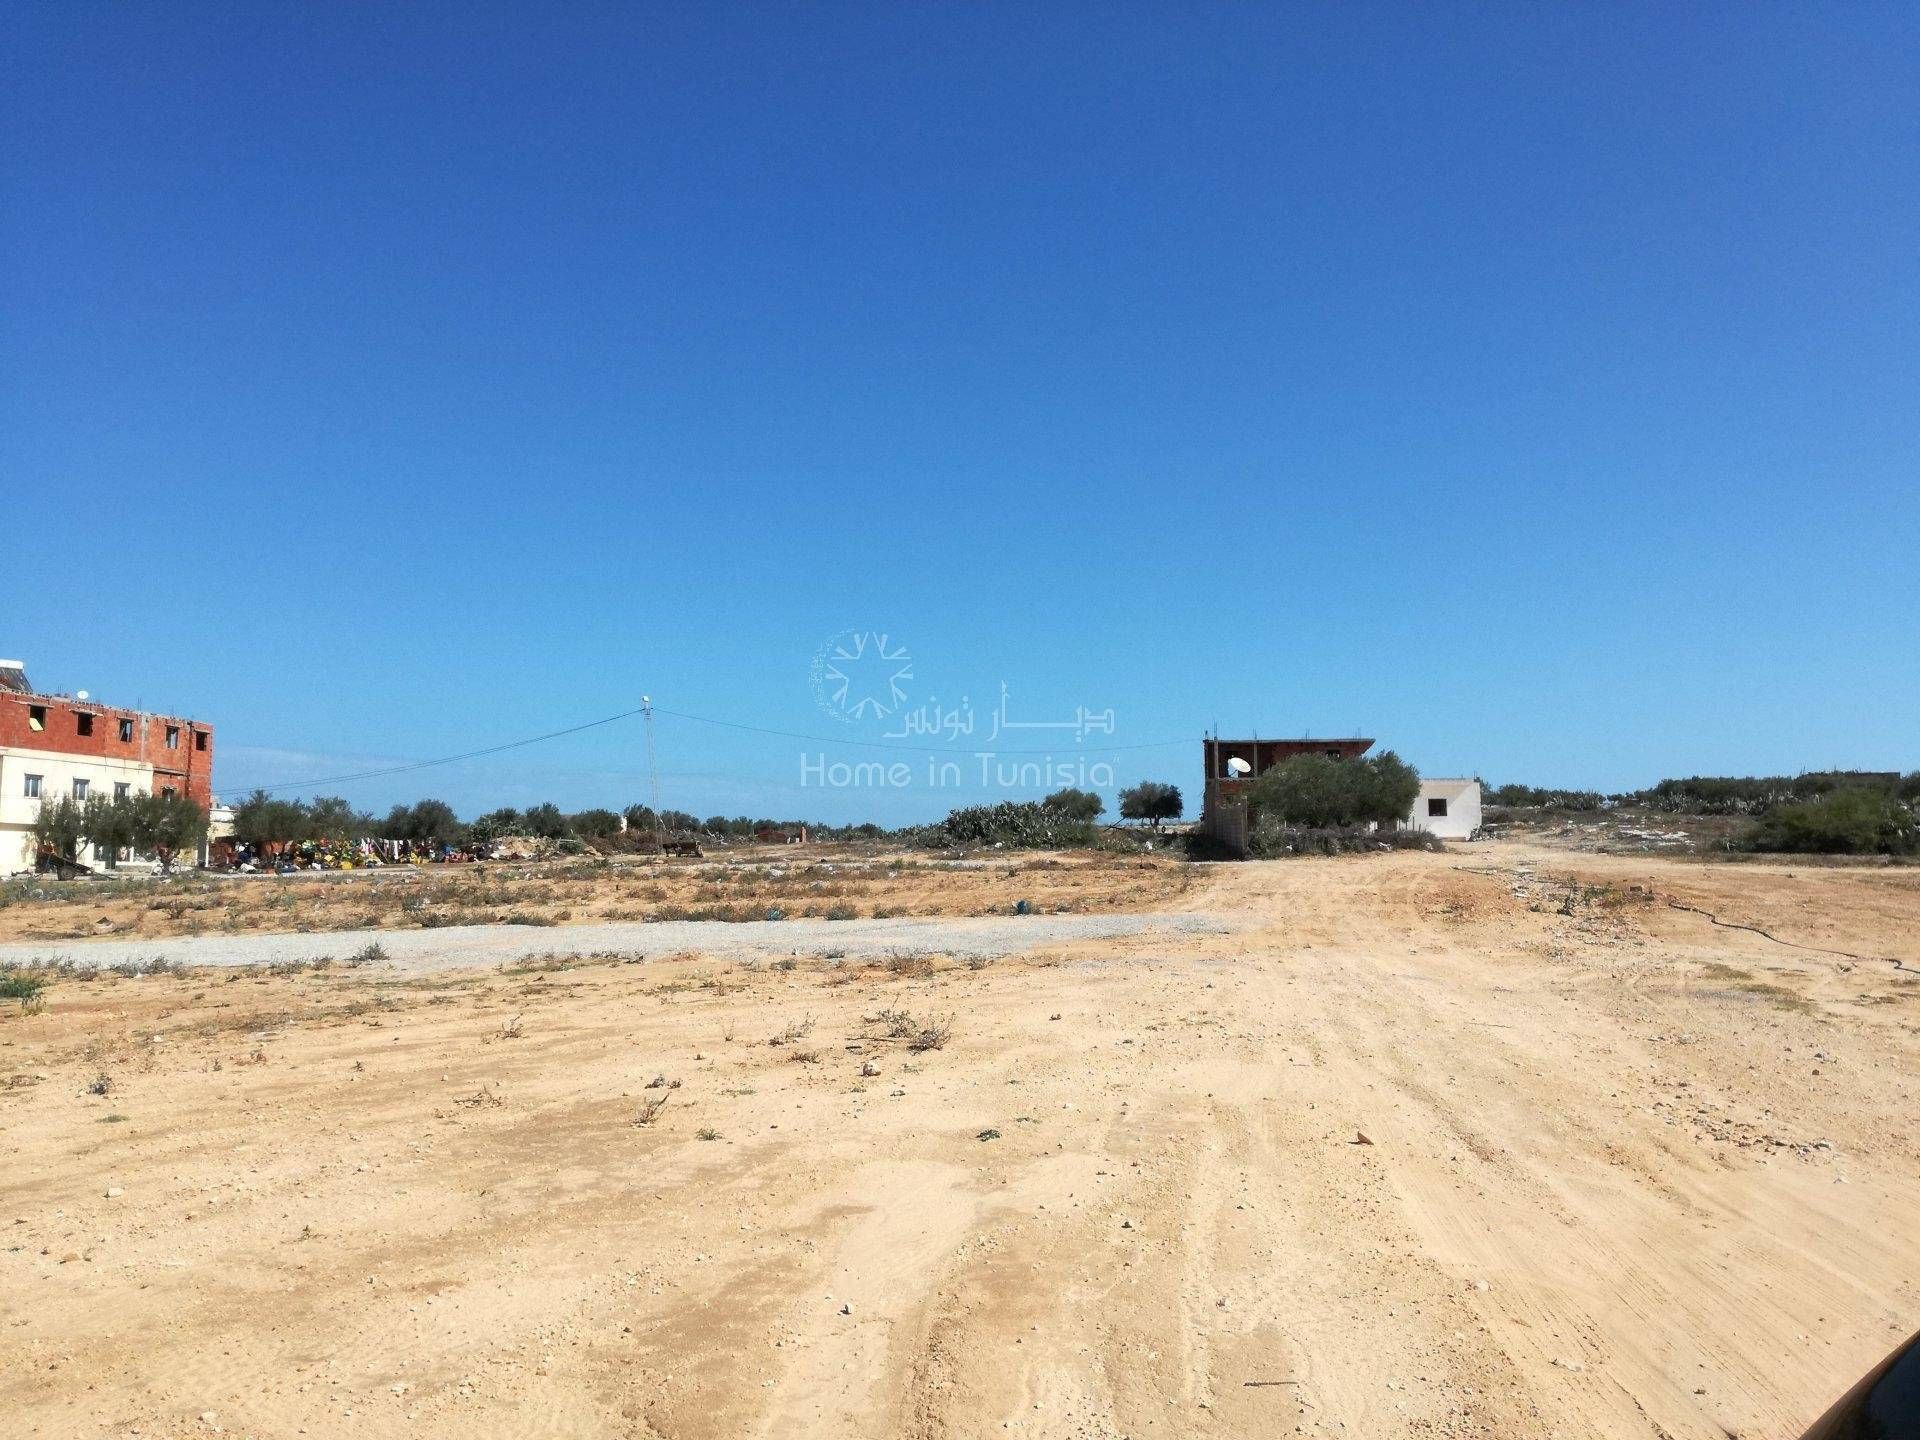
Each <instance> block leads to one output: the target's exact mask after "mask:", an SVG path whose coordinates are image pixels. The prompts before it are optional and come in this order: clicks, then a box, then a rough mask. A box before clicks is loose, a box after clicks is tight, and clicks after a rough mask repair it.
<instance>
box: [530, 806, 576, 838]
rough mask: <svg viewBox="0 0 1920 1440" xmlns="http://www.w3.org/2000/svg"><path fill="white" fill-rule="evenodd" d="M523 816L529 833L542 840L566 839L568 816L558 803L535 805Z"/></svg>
mask: <svg viewBox="0 0 1920 1440" xmlns="http://www.w3.org/2000/svg"><path fill="white" fill-rule="evenodd" d="M520 818H521V823H522V824H523V825H525V826H526V828H527V834H529V835H532V836H534V837H535V838H536V839H540V840H564V839H565V838H566V834H567V817H566V816H565V815H563V814H562V813H561V811H560V807H559V806H558V805H555V804H552V803H550V802H543V803H542V804H539V805H535V806H534V807H533V808H532V809H530V810H528V811H527V813H526V814H525V815H523V816H521V817H520Z"/></svg>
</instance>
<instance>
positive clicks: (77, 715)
mask: <svg viewBox="0 0 1920 1440" xmlns="http://www.w3.org/2000/svg"><path fill="white" fill-rule="evenodd" d="M73 728H74V731H75V732H76V733H77V734H81V735H91V734H93V716H91V715H89V714H88V713H87V712H86V711H84V710H76V711H74V712H73Z"/></svg>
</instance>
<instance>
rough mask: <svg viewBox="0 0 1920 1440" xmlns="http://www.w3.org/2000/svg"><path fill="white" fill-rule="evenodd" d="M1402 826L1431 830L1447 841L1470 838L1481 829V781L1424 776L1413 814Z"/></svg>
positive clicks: (1406, 828) (1408, 828) (1411, 828)
mask: <svg viewBox="0 0 1920 1440" xmlns="http://www.w3.org/2000/svg"><path fill="white" fill-rule="evenodd" d="M1401 828H1402V829H1405V830H1427V831H1430V832H1432V833H1433V834H1435V835H1438V836H1439V837H1440V838H1441V839H1443V840H1465V839H1467V838H1468V837H1469V836H1471V835H1472V834H1473V832H1474V831H1476V830H1478V829H1479V828H1480V782H1479V781H1478V780H1429V779H1426V778H1422V779H1421V781H1420V795H1419V798H1417V799H1416V800H1415V801H1414V802H1413V814H1411V815H1409V816H1408V817H1407V818H1406V819H1405V820H1403V821H1402V822H1401Z"/></svg>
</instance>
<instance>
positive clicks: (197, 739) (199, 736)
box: [193, 730, 207, 750]
mask: <svg viewBox="0 0 1920 1440" xmlns="http://www.w3.org/2000/svg"><path fill="white" fill-rule="evenodd" d="M193 748H194V749H196V750H204V749H206V748H207V732H206V731H204V730H196V731H194V732H193Z"/></svg>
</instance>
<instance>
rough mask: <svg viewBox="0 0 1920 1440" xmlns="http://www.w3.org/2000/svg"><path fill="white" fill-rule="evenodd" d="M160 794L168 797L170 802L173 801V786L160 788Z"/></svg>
mask: <svg viewBox="0 0 1920 1440" xmlns="http://www.w3.org/2000/svg"><path fill="white" fill-rule="evenodd" d="M160 793H161V794H162V795H164V796H166V798H167V799H169V800H171V799H173V786H171V785H162V786H161V787H160Z"/></svg>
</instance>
